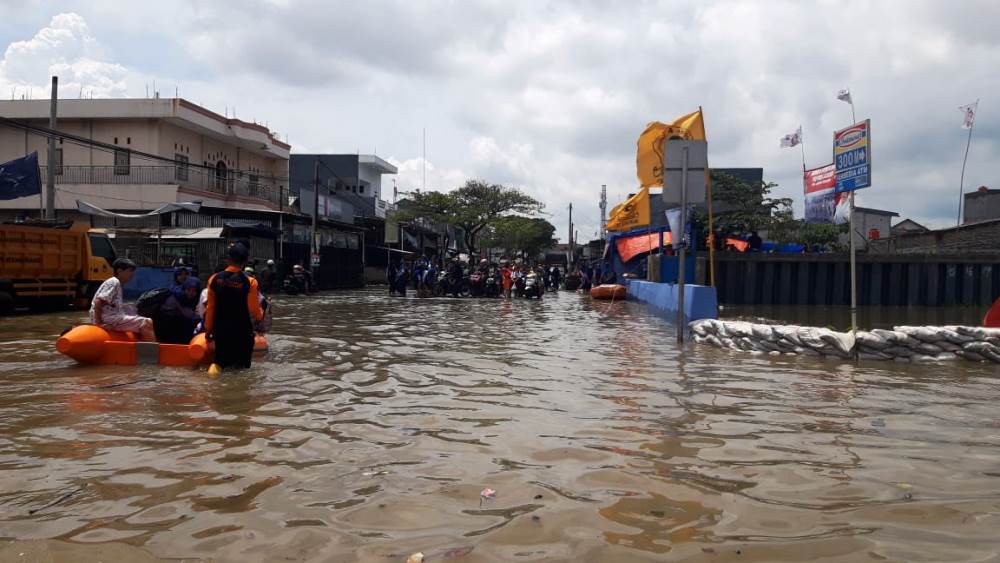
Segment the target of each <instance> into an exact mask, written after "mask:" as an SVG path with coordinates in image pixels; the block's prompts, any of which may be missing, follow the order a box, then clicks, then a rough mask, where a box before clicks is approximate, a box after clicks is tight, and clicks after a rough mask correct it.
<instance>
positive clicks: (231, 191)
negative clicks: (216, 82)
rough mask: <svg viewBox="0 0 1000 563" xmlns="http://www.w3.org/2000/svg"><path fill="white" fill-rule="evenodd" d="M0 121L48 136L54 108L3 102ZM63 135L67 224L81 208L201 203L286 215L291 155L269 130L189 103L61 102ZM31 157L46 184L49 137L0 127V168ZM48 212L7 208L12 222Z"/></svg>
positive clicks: (60, 165)
mask: <svg viewBox="0 0 1000 563" xmlns="http://www.w3.org/2000/svg"><path fill="white" fill-rule="evenodd" d="M0 116H2V117H5V118H9V119H13V120H17V122H18V123H22V124H25V125H27V126H29V127H42V128H45V127H48V120H49V100H12V101H0ZM56 128H57V130H58V131H60V132H61V133H65V136H64V137H60V138H59V141H58V144H57V149H56V158H55V163H54V165H55V167H56V168H55V172H56V176H55V179H56V180H55V181H56V197H55V204H56V205H55V207H56V211H57V214H58V215H59V216H60V217H63V218H71V217H73V216H75V213H74V211H75V210H76V208H77V200H78V199H79V200H83V201H86V202H87V203H90V204H93V205H96V206H98V207H101V208H104V209H108V210H116V211H147V210H152V209H155V208H156V207H158V206H160V205H162V204H164V203H172V202H180V201H194V200H199V201H201V202H202V203H203V204H204V205H205V206H208V207H223V208H230V209H246V210H258V211H268V210H271V211H273V210H279V209H281V208H282V207H286V205H285V203H284V202H285V201H286V200H287V196H288V193H287V192H288V156H289V149H290V147H289V145H287V144H285V143H283V142H281V141H279V140H278V139H277V138H275V136H274V134H273V133H272V132H271V131H269V130H268V128H267V127H264V126H263V125H259V124H257V123H248V122H245V121H242V120H239V119H235V118H228V117H225V116H222V115H219V114H217V113H214V112H212V111H210V110H207V109H205V108H203V107H201V106H198V105H196V104H193V103H191V102H189V101H187V100H184V99H181V98H153V99H103V100H72V99H66V100H63V99H61V100H59V103H58V122H57V126H56ZM92 142H93V143H92ZM32 151H37V152H38V157H39V163H40V165H41V167H42V168H41V172H42V182H43V184H44V182H45V178H46V174H47V169H46V167H47V166H48V165H49V162H48V161H47V160H48V158H47V157H48V151H47V137H46V136H45V135H43V134H39V133H38V132H37V131H30V130H25V129H24V128H18V127H15V126H11V125H9V124H3V123H0V162H5V161H7V160H11V159H14V158H19V157H23V156H25V155H27V154H29V153H31V152H32ZM43 198H44V190H43ZM40 207H44V201H40V198H39V197H38V196H30V197H25V198H19V199H14V200H9V201H0V212H2V211H3V210H7V211H8V213H6V214H10V213H12V212H24V211H36V210H38V209H39V208H40Z"/></svg>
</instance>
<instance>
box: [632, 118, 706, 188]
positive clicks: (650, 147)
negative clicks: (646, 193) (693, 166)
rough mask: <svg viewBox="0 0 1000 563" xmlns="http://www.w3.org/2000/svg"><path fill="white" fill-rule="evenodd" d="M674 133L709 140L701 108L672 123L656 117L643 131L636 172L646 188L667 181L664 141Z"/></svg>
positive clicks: (637, 154) (693, 138) (674, 135)
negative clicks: (665, 178)
mask: <svg viewBox="0 0 1000 563" xmlns="http://www.w3.org/2000/svg"><path fill="white" fill-rule="evenodd" d="M673 137H679V138H681V139H687V140H689V141H704V140H705V122H704V120H703V119H702V117H701V110H700V109H699V110H698V111H694V112H691V113H689V114H687V115H684V116H681V117H678V118H677V119H675V120H673V121H672V122H670V123H660V122H659V121H654V122H652V123H650V124H649V125H647V126H646V130H645V131H643V132H642V135H639V142H638V150H637V151H636V155H635V173H636V175H637V176H639V185H641V186H642V187H644V188H648V187H650V186H662V185H663V141H664V140H666V139H670V138H673Z"/></svg>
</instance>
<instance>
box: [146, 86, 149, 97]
mask: <svg viewBox="0 0 1000 563" xmlns="http://www.w3.org/2000/svg"><path fill="white" fill-rule="evenodd" d="M146 97H147V98H148V97H149V82H147V83H146Z"/></svg>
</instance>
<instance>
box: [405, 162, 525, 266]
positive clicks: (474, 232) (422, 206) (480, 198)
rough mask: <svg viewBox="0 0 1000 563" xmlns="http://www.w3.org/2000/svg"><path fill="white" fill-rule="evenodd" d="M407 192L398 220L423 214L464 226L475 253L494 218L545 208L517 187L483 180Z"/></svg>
mask: <svg viewBox="0 0 1000 563" xmlns="http://www.w3.org/2000/svg"><path fill="white" fill-rule="evenodd" d="M407 196H408V198H409V200H410V201H409V202H408V204H407V205H406V206H405V208H403V209H400V210H399V211H397V212H396V214H395V215H394V218H395V219H396V220H397V221H411V220H414V219H418V218H423V219H426V220H428V221H432V222H435V223H439V224H447V225H453V226H456V227H460V228H461V229H462V231H463V236H464V237H465V245H466V246H467V247H468V249H469V252H470V253H472V254H476V253H477V252H478V246H477V240H476V239H477V237H478V236H480V235H481V234H483V230H484V229H485V228H486V227H487V226H489V225H490V224H491V223H492V222H493V221H495V220H497V219H499V218H500V217H504V216H508V215H513V214H518V215H533V214H535V213H538V212H539V211H541V210H542V208H543V205H542V203H541V202H540V201H538V200H536V199H535V198H533V197H531V196H529V195H528V194H526V193H524V192H522V191H520V190H518V189H517V188H510V187H507V186H503V185H500V184H489V183H487V182H485V181H483V180H468V181H467V182H465V185H464V186H462V187H461V188H458V189H457V190H455V191H452V192H448V193H441V192H421V191H415V192H410V193H409V194H407Z"/></svg>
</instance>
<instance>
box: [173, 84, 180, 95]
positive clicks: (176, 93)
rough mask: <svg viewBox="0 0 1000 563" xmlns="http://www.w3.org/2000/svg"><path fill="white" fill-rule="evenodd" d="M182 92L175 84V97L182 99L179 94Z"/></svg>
mask: <svg viewBox="0 0 1000 563" xmlns="http://www.w3.org/2000/svg"><path fill="white" fill-rule="evenodd" d="M180 91H181V90H180V88H178V87H177V85H176V84H174V97H175V98H180V97H181V96H180V94H179V92H180Z"/></svg>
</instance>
